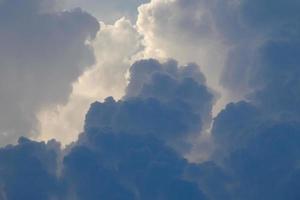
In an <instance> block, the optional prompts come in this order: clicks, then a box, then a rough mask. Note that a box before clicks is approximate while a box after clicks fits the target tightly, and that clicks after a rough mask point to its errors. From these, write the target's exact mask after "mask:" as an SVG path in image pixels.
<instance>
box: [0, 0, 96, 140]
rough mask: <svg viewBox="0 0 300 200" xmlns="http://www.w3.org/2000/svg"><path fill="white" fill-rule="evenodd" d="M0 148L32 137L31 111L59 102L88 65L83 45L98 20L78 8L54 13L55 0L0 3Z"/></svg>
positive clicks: (90, 60)
mask: <svg viewBox="0 0 300 200" xmlns="http://www.w3.org/2000/svg"><path fill="white" fill-rule="evenodd" d="M0 18H1V19H0V26H1V30H0V43H1V47H0V52H1V53H0V54H1V55H0V66H1V67H0V74H1V75H0V94H1V97H0V99H1V104H0V109H1V111H2V113H5V114H2V115H1V117H0V127H1V128H0V137H1V142H0V144H1V145H3V144H7V143H13V142H15V141H16V139H17V138H18V137H20V135H28V136H36V134H37V133H36V131H35V129H36V128H37V119H36V113H37V112H38V111H39V110H40V109H41V108H42V107H44V106H48V105H51V104H56V103H64V102H65V101H66V100H67V97H68V94H69V93H70V92H71V83H72V82H73V81H75V80H76V79H77V77H78V76H79V75H80V74H81V73H82V71H83V70H84V69H85V67H87V66H89V65H91V64H93V62H94V57H93V52H92V49H91V47H90V46H89V45H88V44H87V43H86V42H87V41H88V40H90V39H93V38H94V37H95V35H96V32H97V31H98V29H99V24H98V22H97V21H96V20H95V19H94V18H93V17H92V16H90V15H89V14H87V13H85V12H83V11H81V10H80V9H77V10H73V11H65V12H56V11H55V1H50V0H49V1H46V0H45V1H36V0H28V1H18V0H9V1H6V0H4V1H1V3H0Z"/></svg>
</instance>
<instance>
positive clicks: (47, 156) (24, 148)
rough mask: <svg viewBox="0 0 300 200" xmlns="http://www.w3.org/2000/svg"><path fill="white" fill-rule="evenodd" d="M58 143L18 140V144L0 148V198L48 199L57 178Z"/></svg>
mask: <svg viewBox="0 0 300 200" xmlns="http://www.w3.org/2000/svg"><path fill="white" fill-rule="evenodd" d="M59 151H60V149H59V143H57V142H56V141H50V142H48V143H47V144H46V143H43V142H41V143H38V142H33V141H30V140H28V139H26V138H20V139H19V142H18V145H16V146H12V145H9V146H7V147H5V148H2V149H0V169H1V170H0V188H1V189H0V199H3V200H6V199H10V200H18V199H24V198H25V199H33V200H38V199H45V200H47V199H51V198H52V197H55V196H56V195H57V194H56V192H57V191H58V190H57V187H58V182H57V179H56V169H57V152H59Z"/></svg>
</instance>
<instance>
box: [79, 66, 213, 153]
mask: <svg viewBox="0 0 300 200" xmlns="http://www.w3.org/2000/svg"><path fill="white" fill-rule="evenodd" d="M130 72H131V78H130V83H129V85H128V88H127V94H126V95H125V97H124V99H123V100H120V101H117V102H116V101H115V100H113V99H112V98H108V99H106V101H105V102H103V103H100V102H98V103H94V104H93V105H92V106H91V109H90V111H89V112H88V114H87V117H86V124H85V130H86V131H88V130H89V129H92V128H97V129H111V130H112V131H113V132H116V133H119V132H125V133H128V134H135V135H151V136H154V137H156V138H158V139H160V140H162V141H164V142H166V143H168V144H169V145H171V146H173V147H174V148H175V149H177V150H179V151H182V150H184V149H185V146H186V147H188V146H190V145H188V138H189V136H193V135H194V136H195V135H196V136H197V135H198V134H199V133H200V132H201V130H202V129H203V128H205V125H208V124H209V123H210V119H211V109H212V104H213V95H212V93H211V92H210V91H209V89H208V88H207V87H206V86H205V79H204V77H203V75H202V74H201V72H200V71H199V69H198V67H197V66H196V65H195V64H190V65H187V66H185V67H179V66H178V64H177V63H176V62H175V61H169V62H167V63H164V64H160V63H159V62H158V61H156V60H142V61H138V62H136V63H135V64H133V66H132V68H131V70H130Z"/></svg>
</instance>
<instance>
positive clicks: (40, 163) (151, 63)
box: [0, 59, 213, 200]
mask: <svg viewBox="0 0 300 200" xmlns="http://www.w3.org/2000/svg"><path fill="white" fill-rule="evenodd" d="M149 70H150V72H149ZM143 76H144V78H143V79H139V78H140V77H143ZM145 76H147V78H145ZM130 77H131V78H130V83H129V86H128V88H127V95H125V96H124V98H123V99H122V100H120V101H115V100H114V99H113V98H112V97H108V98H107V99H106V100H105V101H104V102H102V103H100V102H96V103H94V104H92V105H91V108H90V110H89V112H88V113H87V116H86V120H85V129H84V132H83V133H82V134H81V135H80V136H79V139H78V141H76V142H75V143H74V144H72V145H71V146H70V147H67V149H65V150H60V146H59V143H57V142H56V141H50V142H48V143H43V142H41V143H38V142H34V141H30V140H28V139H26V138H21V139H20V140H19V143H18V144H17V145H15V146H12V145H9V146H7V147H5V148H2V149H1V151H0V157H1V159H0V166H1V170H0V172H1V173H3V176H1V179H0V180H1V182H0V186H1V188H0V189H1V190H0V195H2V196H3V198H6V199H12V200H18V199H22V198H23V197H26V198H27V197H28V198H31V199H40V198H42V199H49V200H50V199H53V198H54V199H85V200H94V199H102V198H103V199H120V200H121V199H122V200H124V199H128V200H129V199H130V200H131V199H143V200H148V199H149V200H150V199H174V200H176V199H178V200H179V199H180V200H182V199H186V198H188V199H190V200H206V199H207V198H206V196H205V194H204V193H203V191H202V190H201V189H200V188H199V187H198V185H197V183H196V182H195V181H191V180H190V179H189V178H187V177H186V175H185V170H186V168H188V167H189V165H190V163H189V162H188V161H187V160H186V159H184V158H183V156H182V155H181V154H179V153H178V152H182V151H183V149H184V152H185V151H187V150H188V149H189V148H190V147H191V146H192V144H191V143H190V142H189V141H188V140H186V138H188V137H189V134H191V135H198V134H200V132H201V131H202V128H203V126H202V125H203V123H209V120H210V119H211V116H210V112H208V111H209V110H210V109H211V106H212V102H213V94H212V93H211V92H210V90H209V89H208V88H207V87H206V85H205V78H204V76H203V75H202V73H201V72H200V71H199V68H198V66H196V65H195V64H189V65H187V66H178V64H177V62H175V61H173V60H170V61H168V62H166V63H160V62H158V61H156V60H153V59H150V60H141V61H138V62H136V63H135V64H133V65H132V67H131V74H130ZM135 86H141V87H135ZM161 87H165V90H164V91H165V92H163V91H162V90H161ZM130 91H131V92H130ZM22 162H27V163H26V164H23V165H21V163H22ZM31 165H32V168H30V166H31ZM12 166H13V167H12ZM14 175H17V176H16V177H15V176H14ZM27 176H29V177H30V180H31V181H32V182H33V183H32V184H26V182H24V179H23V178H24V177H27ZM20 179H22V180H20ZM20 188H22V189H20ZM36 188H38V191H35V190H34V189H36ZM17 190H20V191H18V192H17Z"/></svg>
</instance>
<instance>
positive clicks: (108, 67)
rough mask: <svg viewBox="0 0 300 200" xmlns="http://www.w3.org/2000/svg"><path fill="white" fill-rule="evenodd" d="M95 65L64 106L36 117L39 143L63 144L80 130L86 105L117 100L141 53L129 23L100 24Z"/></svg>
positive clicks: (82, 78) (53, 108)
mask: <svg viewBox="0 0 300 200" xmlns="http://www.w3.org/2000/svg"><path fill="white" fill-rule="evenodd" d="M92 45H93V47H94V51H95V56H96V65H95V66H93V67H92V68H91V69H89V70H87V71H85V73H84V74H83V75H82V76H80V77H79V79H78V81H77V82H75V83H74V84H73V92H72V94H71V95H70V97H69V101H68V103H67V104H66V105H64V106H56V107H50V108H48V109H45V110H43V111H42V112H41V113H40V114H39V120H40V123H41V127H40V129H41V132H42V135H41V137H40V139H43V140H44V139H51V138H53V137H55V138H56V139H58V140H60V141H61V142H63V143H65V144H67V143H69V142H72V141H74V140H75V139H76V138H77V136H78V134H79V132H80V131H81V130H82V127H83V123H84V120H83V119H84V116H85V114H86V112H87V110H88V108H89V106H90V104H91V103H92V102H94V101H96V100H103V99H104V98H106V97H107V96H113V97H114V98H116V99H119V98H121V97H122V96H123V94H124V90H125V87H126V85H127V80H126V72H127V70H128V68H129V67H130V65H131V63H132V62H133V57H134V55H135V54H136V52H137V51H139V50H140V49H141V39H140V35H139V34H138V33H137V31H136V29H135V27H134V26H133V25H132V24H131V23H130V21H128V20H126V19H125V18H121V19H120V20H118V21H116V22H115V24H114V25H105V24H104V23H101V31H99V33H98V34H97V37H96V39H95V41H94V42H93V43H92Z"/></svg>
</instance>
